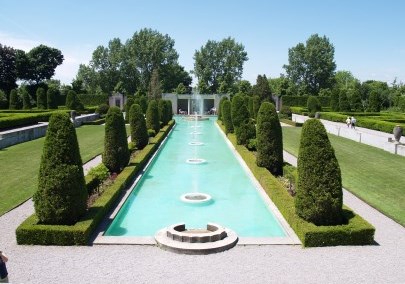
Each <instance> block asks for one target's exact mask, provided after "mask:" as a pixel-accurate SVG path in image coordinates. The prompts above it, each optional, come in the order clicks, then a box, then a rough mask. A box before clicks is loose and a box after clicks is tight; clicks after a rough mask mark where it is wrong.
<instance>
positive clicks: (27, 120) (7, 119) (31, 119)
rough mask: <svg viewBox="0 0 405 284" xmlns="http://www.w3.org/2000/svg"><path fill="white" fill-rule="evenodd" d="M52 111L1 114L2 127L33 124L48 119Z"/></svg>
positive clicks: (0, 123)
mask: <svg viewBox="0 0 405 284" xmlns="http://www.w3.org/2000/svg"><path fill="white" fill-rule="evenodd" d="M52 113H53V112H52V111H49V112H39V113H14V114H12V115H6V116H1V117H0V129H5V128H13V127H18V126H25V125H31V124H36V123H38V122H40V121H48V120H49V117H50V116H51V114H52Z"/></svg>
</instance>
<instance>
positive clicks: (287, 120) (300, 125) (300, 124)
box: [280, 118, 303, 127]
mask: <svg viewBox="0 0 405 284" xmlns="http://www.w3.org/2000/svg"><path fill="white" fill-rule="evenodd" d="M280 122H283V123H285V124H289V125H291V126H295V127H302V125H303V123H302V122H296V121H292V120H289V119H285V118H282V119H280Z"/></svg>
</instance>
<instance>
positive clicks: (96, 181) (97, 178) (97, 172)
mask: <svg viewBox="0 0 405 284" xmlns="http://www.w3.org/2000/svg"><path fill="white" fill-rule="evenodd" d="M87 176H88V178H86V181H87V180H91V182H89V183H88V182H86V187H87V191H88V194H89V195H92V194H93V193H95V192H98V191H99V188H100V185H101V184H102V183H103V182H104V181H105V180H106V179H107V178H108V176H109V172H108V169H107V167H106V166H105V165H104V164H103V163H101V164H99V165H98V166H96V167H94V168H91V169H90V171H89V173H88V174H87Z"/></svg>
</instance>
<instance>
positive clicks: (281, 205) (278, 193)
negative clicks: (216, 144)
mask: <svg viewBox="0 0 405 284" xmlns="http://www.w3.org/2000/svg"><path fill="white" fill-rule="evenodd" d="M218 125H219V127H220V128H221V129H222V130H223V131H224V127H223V126H221V125H220V123H218ZM227 137H228V139H229V140H230V141H231V142H232V144H233V145H234V147H235V149H236V150H237V151H238V153H239V154H240V155H241V156H242V158H243V159H244V161H245V162H246V164H247V166H248V167H249V168H250V170H251V171H252V173H253V175H254V176H255V177H256V179H257V180H258V182H259V183H260V184H261V186H262V187H263V189H264V190H265V191H266V193H267V195H268V196H269V197H270V199H271V200H272V201H273V202H274V204H275V205H276V206H277V207H278V209H279V210H280V212H281V214H282V215H283V217H284V218H285V220H286V221H287V222H288V223H289V224H290V226H291V228H292V229H293V230H294V231H295V233H296V234H297V236H298V238H299V239H300V240H301V242H302V246H303V247H322V246H338V245H371V244H373V243H374V233H375V228H374V227H373V226H372V225H371V224H370V223H368V222H367V221H366V220H364V219H363V218H362V217H361V216H359V215H357V214H355V213H354V212H353V211H352V210H351V209H350V208H348V207H346V206H343V214H344V216H345V218H346V219H347V222H348V223H347V224H345V225H338V226H316V225H314V224H312V223H309V222H306V221H305V220H304V219H302V218H300V217H298V216H297V214H296V213H295V206H294V198H293V197H292V196H291V195H290V194H289V193H288V192H287V190H286V189H285V188H284V186H283V185H281V184H280V182H279V181H278V180H277V178H276V177H274V176H273V175H271V174H270V172H269V171H268V170H266V169H265V168H261V167H258V166H257V165H256V157H255V155H254V153H252V152H250V151H249V150H248V149H246V147H244V146H241V145H236V137H235V135H234V134H228V136H227Z"/></svg>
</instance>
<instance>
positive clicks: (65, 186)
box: [33, 113, 87, 225]
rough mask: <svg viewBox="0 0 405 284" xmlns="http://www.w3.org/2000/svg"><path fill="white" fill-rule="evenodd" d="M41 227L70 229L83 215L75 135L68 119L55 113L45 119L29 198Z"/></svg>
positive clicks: (83, 191) (83, 187) (84, 199)
mask: <svg viewBox="0 0 405 284" xmlns="http://www.w3.org/2000/svg"><path fill="white" fill-rule="evenodd" d="M33 200H34V206H35V213H36V215H37V217H38V219H39V221H40V223H43V224H60V225H71V224H74V223H75V222H77V220H79V218H80V217H81V216H82V215H83V214H84V213H85V212H86V207H87V189H86V184H85V181H84V175H83V165H82V159H81V157H80V152H79V144H78V142H77V137H76V131H75V129H74V127H73V124H72V123H71V121H70V118H69V116H68V115H67V114H64V113H55V114H53V115H52V116H51V117H50V119H49V125H48V129H47V132H46V138H45V144H44V148H43V152H42V158H41V165H40V169H39V178H38V189H37V191H36V192H35V194H34V197H33Z"/></svg>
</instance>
